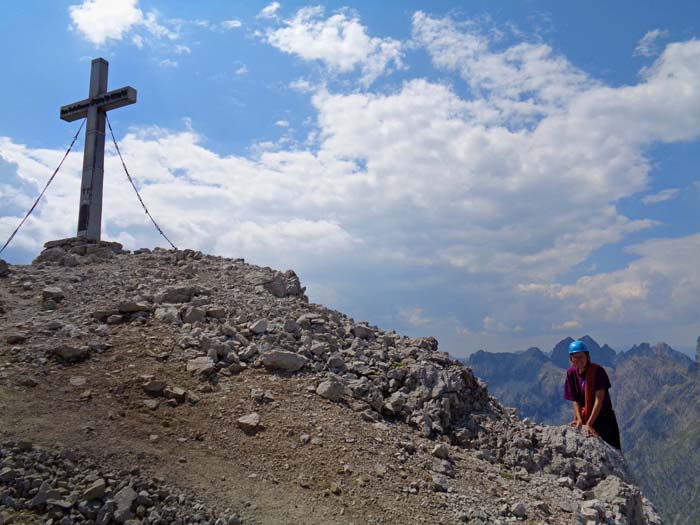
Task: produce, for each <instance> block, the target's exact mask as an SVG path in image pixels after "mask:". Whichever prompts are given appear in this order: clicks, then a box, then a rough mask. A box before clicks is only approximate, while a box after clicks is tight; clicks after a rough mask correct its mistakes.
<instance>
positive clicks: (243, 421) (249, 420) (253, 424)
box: [236, 412, 260, 434]
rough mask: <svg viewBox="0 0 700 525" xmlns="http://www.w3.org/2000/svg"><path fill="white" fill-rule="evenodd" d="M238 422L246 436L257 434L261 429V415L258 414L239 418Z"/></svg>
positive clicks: (253, 413)
mask: <svg viewBox="0 0 700 525" xmlns="http://www.w3.org/2000/svg"><path fill="white" fill-rule="evenodd" d="M236 421H237V423H238V426H239V428H240V429H241V430H243V432H245V433H246V434H255V433H256V432H257V431H258V430H259V429H260V414H258V413H257V412H252V413H250V414H248V415H246V416H242V417H239V418H238V419H237V420H236Z"/></svg>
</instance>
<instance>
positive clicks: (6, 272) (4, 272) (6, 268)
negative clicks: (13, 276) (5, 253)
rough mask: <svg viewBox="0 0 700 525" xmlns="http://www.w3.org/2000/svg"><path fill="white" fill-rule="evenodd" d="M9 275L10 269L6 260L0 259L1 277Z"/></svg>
mask: <svg viewBox="0 0 700 525" xmlns="http://www.w3.org/2000/svg"><path fill="white" fill-rule="evenodd" d="M8 275H10V267H9V266H8V264H7V263H6V262H5V260H4V259H0V277H7V276H8Z"/></svg>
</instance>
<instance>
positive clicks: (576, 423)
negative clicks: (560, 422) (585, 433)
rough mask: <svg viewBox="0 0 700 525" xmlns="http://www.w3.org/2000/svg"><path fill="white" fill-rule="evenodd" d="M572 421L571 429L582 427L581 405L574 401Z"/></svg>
mask: <svg viewBox="0 0 700 525" xmlns="http://www.w3.org/2000/svg"><path fill="white" fill-rule="evenodd" d="M573 404H574V420H573V421H572V422H571V426H572V427H577V428H578V427H580V426H582V425H583V415H582V414H581V403H579V402H578V401H574V402H573Z"/></svg>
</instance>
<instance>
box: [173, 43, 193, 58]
mask: <svg viewBox="0 0 700 525" xmlns="http://www.w3.org/2000/svg"><path fill="white" fill-rule="evenodd" d="M175 53H177V54H178V55H191V54H192V50H191V49H190V48H189V47H188V46H185V45H182V44H178V45H176V46H175Z"/></svg>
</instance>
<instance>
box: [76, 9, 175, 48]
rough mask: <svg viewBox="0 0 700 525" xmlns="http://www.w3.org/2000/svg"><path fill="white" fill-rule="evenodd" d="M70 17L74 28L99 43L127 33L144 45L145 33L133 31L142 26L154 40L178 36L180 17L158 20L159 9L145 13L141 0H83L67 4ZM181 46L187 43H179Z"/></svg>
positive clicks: (172, 38) (120, 37)
mask: <svg viewBox="0 0 700 525" xmlns="http://www.w3.org/2000/svg"><path fill="white" fill-rule="evenodd" d="M68 12H69V14H70V18H71V28H72V29H73V30H75V31H77V32H78V33H79V34H80V35H82V36H83V37H84V38H85V39H86V40H88V41H89V42H91V43H93V44H94V45H96V46H101V45H104V44H105V43H107V41H110V40H112V41H120V40H122V39H123V38H124V37H125V36H126V35H127V34H130V33H133V34H132V35H131V42H132V43H133V44H134V45H135V46H136V47H138V48H139V49H142V48H143V47H144V43H145V37H144V35H143V34H139V33H134V32H135V31H137V30H142V32H145V34H146V35H148V38H151V39H155V40H160V39H164V40H170V41H174V40H178V39H179V38H180V37H181V35H180V26H181V23H182V22H181V21H177V20H175V21H170V22H169V23H168V24H164V23H162V22H161V21H160V20H159V15H158V12H156V11H149V12H147V13H144V12H143V11H142V10H141V9H140V8H139V7H138V0H123V1H120V2H114V1H112V0H84V1H83V3H82V4H77V5H72V6H70V7H69V8H68ZM179 47H180V48H181V49H182V48H184V47H186V46H179Z"/></svg>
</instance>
